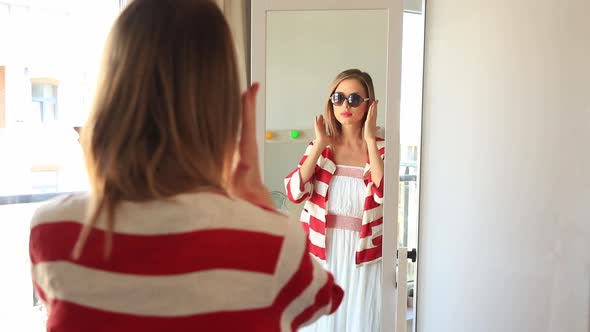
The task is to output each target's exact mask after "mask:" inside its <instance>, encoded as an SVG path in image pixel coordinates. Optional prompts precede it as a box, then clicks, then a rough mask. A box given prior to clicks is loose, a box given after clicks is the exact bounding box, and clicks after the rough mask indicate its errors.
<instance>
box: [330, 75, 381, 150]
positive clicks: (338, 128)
mask: <svg viewBox="0 0 590 332" xmlns="http://www.w3.org/2000/svg"><path fill="white" fill-rule="evenodd" d="M347 79H355V80H357V81H358V82H359V83H361V85H362V86H363V87H364V88H365V92H366V93H367V96H368V97H369V101H368V103H367V105H371V103H372V102H373V101H375V88H374V87H373V79H371V75H369V74H368V73H366V72H364V71H361V70H359V69H347V70H345V71H343V72H341V73H340V74H338V76H336V78H335V79H334V81H333V82H332V85H331V86H330V90H329V91H328V98H327V100H326V119H327V125H328V134H329V135H331V136H333V137H335V138H336V139H338V138H340V135H341V134H342V125H340V123H339V122H338V120H336V116H334V105H332V102H331V101H330V96H331V95H332V94H333V93H334V92H335V91H336V88H337V87H338V85H340V83H341V82H342V81H344V80H347ZM367 114H368V112H367V113H365V116H364V118H363V121H362V124H363V125H364V123H365V121H366V120H367Z"/></svg>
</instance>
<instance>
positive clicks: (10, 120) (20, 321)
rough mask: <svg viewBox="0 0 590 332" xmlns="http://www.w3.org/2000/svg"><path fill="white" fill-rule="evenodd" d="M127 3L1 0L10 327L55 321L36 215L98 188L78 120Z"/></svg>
mask: <svg viewBox="0 0 590 332" xmlns="http://www.w3.org/2000/svg"><path fill="white" fill-rule="evenodd" d="M123 3H124V1H120V0H96V1H38V0H0V160H1V162H0V220H1V221H2V222H3V234H4V237H3V241H0V260H1V261H2V262H3V271H4V274H3V277H2V281H3V282H2V283H1V284H0V293H1V294H2V299H1V300H0V317H2V318H1V319H0V324H1V325H2V327H4V326H6V327H8V326H10V327H15V326H18V328H17V329H15V330H19V331H44V330H45V328H44V326H43V320H44V318H43V317H44V313H43V312H42V311H40V310H39V307H35V306H34V304H35V301H34V297H33V289H32V287H31V285H32V282H31V278H30V272H29V271H30V267H29V255H28V236H29V222H30V220H31V217H32V214H33V212H34V211H35V209H36V208H37V207H38V206H39V205H40V204H41V202H42V201H45V200H47V199H48V198H51V197H52V196H55V195H58V194H59V193H63V192H72V191H85V190H87V188H88V184H87V178H86V174H85V168H84V162H83V158H82V151H81V148H80V145H79V143H78V133H77V130H76V129H77V128H79V127H81V126H83V123H84V120H85V119H86V117H87V114H88V111H89V108H90V106H91V105H90V103H91V98H92V95H93V89H92V87H93V82H95V81H96V79H95V78H96V76H97V71H98V66H99V63H100V56H101V53H102V48H103V46H104V41H105V40H106V36H107V33H108V31H109V30H110V27H111V25H112V22H113V20H114V19H115V17H116V15H117V14H118V13H119V10H120V6H121V5H122V4H123ZM0 329H1V328H0Z"/></svg>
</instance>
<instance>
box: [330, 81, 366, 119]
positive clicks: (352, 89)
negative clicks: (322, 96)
mask: <svg viewBox="0 0 590 332" xmlns="http://www.w3.org/2000/svg"><path fill="white" fill-rule="evenodd" d="M334 93H341V94H343V95H344V98H345V100H344V101H343V102H342V104H341V105H340V106H337V105H336V104H332V106H333V108H334V116H335V117H336V120H337V121H338V122H340V123H341V124H342V125H355V124H356V125H359V124H362V121H363V117H364V116H365V113H366V112H367V110H368V109H369V103H368V101H363V102H361V103H360V105H359V106H357V107H352V106H351V105H350V104H349V103H348V97H349V96H350V95H351V94H353V93H354V94H357V95H359V96H360V97H361V98H362V99H365V98H368V97H369V96H368V94H367V91H366V90H365V88H364V86H363V84H361V82H359V81H358V80H356V79H354V78H349V79H346V80H344V81H342V82H340V84H338V86H337V87H336V90H335V91H334Z"/></svg>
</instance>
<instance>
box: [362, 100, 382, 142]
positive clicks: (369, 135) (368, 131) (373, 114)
mask: <svg viewBox="0 0 590 332" xmlns="http://www.w3.org/2000/svg"><path fill="white" fill-rule="evenodd" d="M378 104H379V101H378V100H375V101H373V103H371V106H369V111H368V115H367V120H366V121H365V128H364V130H363V131H364V136H365V142H367V145H369V144H374V143H375V141H376V140H377V129H378V128H377V105H378Z"/></svg>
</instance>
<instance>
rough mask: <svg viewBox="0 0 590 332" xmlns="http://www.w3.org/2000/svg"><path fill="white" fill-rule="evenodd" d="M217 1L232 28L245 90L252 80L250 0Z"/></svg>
mask: <svg viewBox="0 0 590 332" xmlns="http://www.w3.org/2000/svg"><path fill="white" fill-rule="evenodd" d="M215 2H216V3H217V5H218V6H219V8H221V10H222V11H223V14H224V15H225V18H226V19H227V21H228V23H229V26H230V28H231V30H232V34H233V38H234V44H235V47H236V54H237V58H238V66H239V70H240V86H241V87H242V90H244V89H245V88H246V86H247V84H248V82H250V0H215Z"/></svg>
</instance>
